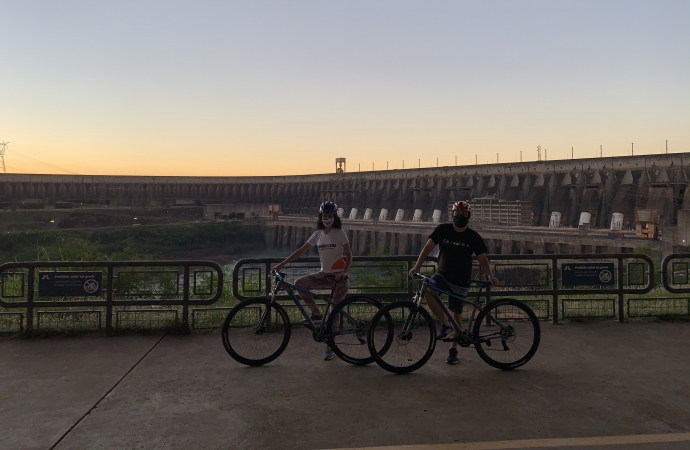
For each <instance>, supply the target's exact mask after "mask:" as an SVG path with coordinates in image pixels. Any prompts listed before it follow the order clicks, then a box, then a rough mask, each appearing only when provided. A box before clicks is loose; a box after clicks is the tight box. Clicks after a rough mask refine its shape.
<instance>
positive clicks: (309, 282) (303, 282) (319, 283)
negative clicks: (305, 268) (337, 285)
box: [295, 272, 330, 314]
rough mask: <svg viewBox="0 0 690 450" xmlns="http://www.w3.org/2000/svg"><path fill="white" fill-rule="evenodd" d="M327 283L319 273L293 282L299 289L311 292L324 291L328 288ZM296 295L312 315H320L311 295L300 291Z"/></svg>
mask: <svg viewBox="0 0 690 450" xmlns="http://www.w3.org/2000/svg"><path fill="white" fill-rule="evenodd" d="M329 281H330V280H327V279H326V278H324V276H323V274H322V273H321V272H316V273H310V274H309V275H305V276H303V277H300V278H298V279H297V280H296V281H295V285H296V286H299V287H301V288H302V289H306V290H308V291H313V290H315V289H324V288H326V287H330V284H329ZM297 294H298V295H299V296H300V297H301V298H302V300H304V303H306V305H307V306H308V307H309V309H310V310H311V312H312V314H321V312H320V311H319V307H318V306H316V302H315V301H314V298H313V297H312V296H311V294H308V293H306V292H302V291H297Z"/></svg>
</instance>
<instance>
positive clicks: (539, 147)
mask: <svg viewBox="0 0 690 450" xmlns="http://www.w3.org/2000/svg"><path fill="white" fill-rule="evenodd" d="M537 161H541V145H537Z"/></svg>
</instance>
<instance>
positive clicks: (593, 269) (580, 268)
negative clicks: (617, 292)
mask: <svg viewBox="0 0 690 450" xmlns="http://www.w3.org/2000/svg"><path fill="white" fill-rule="evenodd" d="M561 273H562V274H563V275H562V280H563V286H613V284H614V281H615V280H614V273H615V271H614V263H564V264H562V265H561Z"/></svg>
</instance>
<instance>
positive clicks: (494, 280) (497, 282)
mask: <svg viewBox="0 0 690 450" xmlns="http://www.w3.org/2000/svg"><path fill="white" fill-rule="evenodd" d="M489 281H490V282H491V285H492V286H498V285H499V284H501V282H500V281H498V278H496V277H489Z"/></svg>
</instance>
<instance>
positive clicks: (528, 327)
mask: <svg viewBox="0 0 690 450" xmlns="http://www.w3.org/2000/svg"><path fill="white" fill-rule="evenodd" d="M487 317H488V324H487V320H486V319H487ZM499 324H500V325H499ZM472 333H473V337H474V340H475V341H477V342H476V343H475V344H474V348H475V349H476V350H477V353H478V354H479V356H480V357H481V358H482V359H483V360H484V361H485V362H486V363H487V364H489V365H491V366H493V367H496V368H498V369H503V370H512V369H515V368H518V367H520V366H522V365H523V364H525V363H526V362H527V361H529V360H530V359H532V357H533V356H534V354H535V353H536V352H537V348H538V347H539V341H540V339H541V328H540V326H539V319H537V316H536V315H535V314H534V311H532V309H531V308H530V307H528V306H527V305H525V304H524V303H522V302H520V301H518V300H514V299H512V298H504V299H500V300H496V301H495V302H491V303H489V304H488V305H487V306H486V308H484V311H483V312H480V313H479V314H478V315H477V319H476V321H475V322H474V328H473V331H472Z"/></svg>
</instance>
